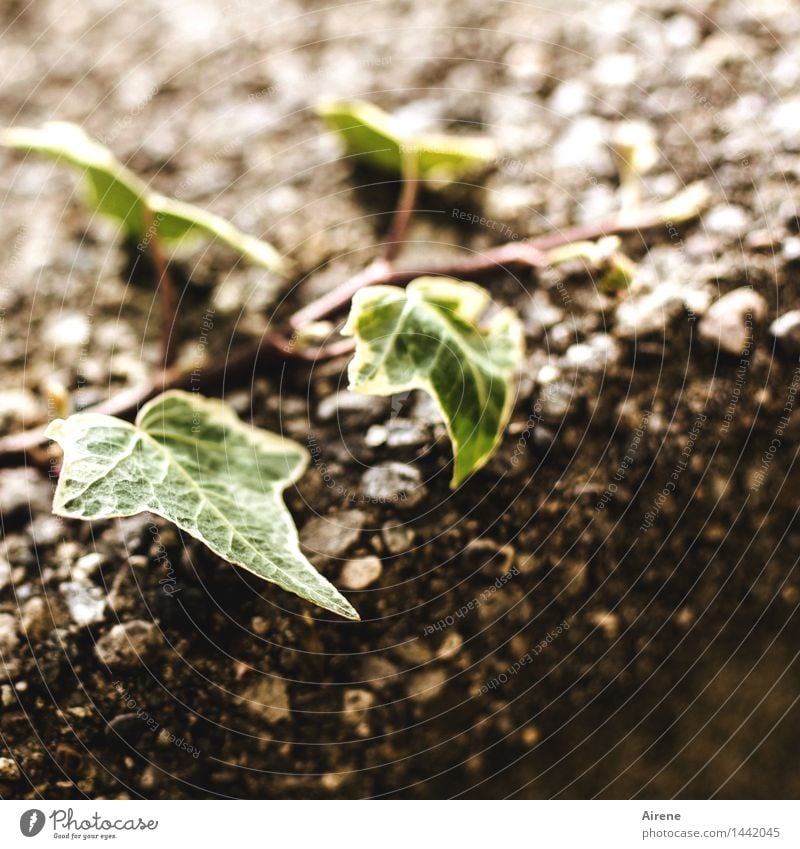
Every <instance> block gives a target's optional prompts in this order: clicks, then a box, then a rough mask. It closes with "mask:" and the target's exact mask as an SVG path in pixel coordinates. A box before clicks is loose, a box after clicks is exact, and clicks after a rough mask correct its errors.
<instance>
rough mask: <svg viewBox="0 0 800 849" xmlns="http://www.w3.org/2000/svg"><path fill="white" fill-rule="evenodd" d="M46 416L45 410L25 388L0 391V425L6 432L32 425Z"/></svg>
mask: <svg viewBox="0 0 800 849" xmlns="http://www.w3.org/2000/svg"><path fill="white" fill-rule="evenodd" d="M46 418H47V411H46V410H45V409H44V408H43V405H42V404H40V403H39V401H38V399H37V398H36V396H35V395H34V394H33V393H32V392H29V391H28V390H27V389H19V390H16V389H8V390H6V391H5V392H0V427H2V428H3V430H4V431H6V432H11V431H14V430H24V429H25V428H27V427H33V426H34V425H35V424H39V423H40V422H41V421H43V420H44V419H46Z"/></svg>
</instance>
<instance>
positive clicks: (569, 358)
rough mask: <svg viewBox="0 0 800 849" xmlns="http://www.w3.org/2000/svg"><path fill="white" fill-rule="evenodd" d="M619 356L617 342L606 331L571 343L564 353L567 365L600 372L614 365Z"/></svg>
mask: <svg viewBox="0 0 800 849" xmlns="http://www.w3.org/2000/svg"><path fill="white" fill-rule="evenodd" d="M619 357H620V349H619V344H618V343H617V341H616V339H614V338H613V337H611V336H609V335H608V334H606V333H598V334H595V335H594V336H590V337H589V338H588V339H587V340H586V341H585V342H580V343H578V344H577V345H571V346H570V347H569V348H567V351H566V353H565V354H564V360H565V361H566V362H567V363H568V364H569V365H571V366H575V367H577V368H580V369H583V370H584V371H590V372H597V373H600V374H602V373H603V372H605V371H607V370H608V369H609V368H610V366H612V365H614V364H615V363H616V362H617V360H619Z"/></svg>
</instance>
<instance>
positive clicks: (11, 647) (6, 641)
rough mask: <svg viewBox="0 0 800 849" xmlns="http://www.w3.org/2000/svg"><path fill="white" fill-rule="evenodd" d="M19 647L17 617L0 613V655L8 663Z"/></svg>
mask: <svg viewBox="0 0 800 849" xmlns="http://www.w3.org/2000/svg"><path fill="white" fill-rule="evenodd" d="M18 646H19V635H18V634H17V617H16V616H14V615H13V614H11V613H0V655H2V656H3V658H4V659H5V660H6V661H8V660H9V658H10V659H11V660H13V654H14V652H15V651H16V650H17V647H18Z"/></svg>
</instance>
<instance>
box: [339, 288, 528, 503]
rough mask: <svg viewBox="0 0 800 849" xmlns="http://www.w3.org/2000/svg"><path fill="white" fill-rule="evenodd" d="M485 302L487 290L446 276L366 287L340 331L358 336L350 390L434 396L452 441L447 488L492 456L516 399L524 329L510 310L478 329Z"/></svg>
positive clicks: (487, 301) (486, 303)
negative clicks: (404, 284) (416, 391)
mask: <svg viewBox="0 0 800 849" xmlns="http://www.w3.org/2000/svg"><path fill="white" fill-rule="evenodd" d="M490 303H491V298H490V296H489V293H488V292H487V291H486V290H485V289H482V288H481V287H480V286H476V285H475V284H474V283H465V282H463V281H461V280H453V279H450V278H442V277H419V278H417V279H416V280H414V281H413V282H412V283H410V284H409V285H408V286H407V287H406V288H405V289H401V288H398V287H396V286H369V287H367V288H365V289H362V290H361V291H360V292H358V293H357V294H356V295H355V297H354V298H353V304H352V308H351V311H350V316H349V318H348V320H347V324H346V326H345V328H344V330H343V332H344V333H345V335H351V336H355V338H356V353H355V356H354V357H353V360H352V361H351V363H350V366H349V371H348V376H349V378H350V389H352V390H353V391H355V392H361V393H363V394H365V395H392V394H394V393H397V392H406V391H408V390H409V389H424V390H425V391H426V392H428V393H430V395H432V396H433V398H434V400H435V401H436V403H437V405H438V407H439V409H440V410H441V412H442V415H443V417H444V420H445V423H446V425H447V430H448V433H449V434H450V440H451V442H452V444H453V456H454V470H453V480H452V483H451V485H452V486H453V488H455V487H457V486H458V485H459V484H460V483H461V482H462V481H463V480H464V479H465V478H467V477H468V476H469V475H470V474H472V472H474V471H475V470H476V469H479V468H481V466H483V465H484V464H485V463H486V462H487V461H488V460H489V458H490V457H491V456H492V454H493V453H494V451H495V449H496V448H497V445H498V443H499V442H500V439H501V437H502V434H503V430H504V429H505V426H506V424H507V423H508V419H509V416H510V415H511V409H512V406H513V402H514V394H515V393H514V389H515V386H514V377H515V374H516V372H517V370H518V369H519V366H520V363H521V361H522V354H523V342H522V325H521V323H520V321H519V319H518V317H517V315H516V313H515V312H514V311H513V310H511V309H503V310H500V311H499V312H497V313H496V314H495V315H494V316H492V317H491V318H490V319H489V320H488V322H486V324H485V325H482V324H480V320H481V318H482V316H483V314H484V313H485V312H486V310H487V308H488V307H489V305H490Z"/></svg>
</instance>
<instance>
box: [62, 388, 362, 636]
mask: <svg viewBox="0 0 800 849" xmlns="http://www.w3.org/2000/svg"><path fill="white" fill-rule="evenodd" d="M47 434H48V436H49V437H50V438H51V439H54V440H55V441H56V442H58V443H59V445H60V446H61V448H62V450H63V452H64V460H63V465H62V467H61V475H60V476H59V480H58V486H57V487H56V494H55V501H54V504H53V510H54V512H55V513H57V514H58V515H59V516H65V517H68V518H71V519H111V518H115V517H121V516H132V515H134V514H136V513H141V512H143V511H145V510H147V511H149V512H151V513H155V514H156V515H158V516H162V517H163V518H165V519H169V521H171V522H174V523H175V524H176V525H177V526H178V527H179V528H181V530H184V531H186V533H188V534H190V535H191V536H193V537H194V538H195V539H198V540H200V541H201V542H203V543H205V544H206V545H207V546H208V547H209V548H210V549H211V550H212V551H213V552H214V553H215V554H218V555H219V556H220V557H223V558H224V559H225V560H227V561H228V562H230V563H235V564H238V565H239V566H243V567H244V568H245V569H249V570H250V571H251V572H253V573H254V574H256V575H258V576H259V577H261V578H264V579H265V580H267V581H271V582H272V583H274V584H277V585H278V586H279V587H281V588H282V589H284V590H288V591H289V592H292V593H296V594H297V595H299V596H301V597H302V598H305V599H307V600H308V601H311V602H313V603H315V604H318V605H319V606H320V607H323V608H325V609H326V610H332V611H333V612H334V613H338V614H340V615H341V616H346V617H347V618H348V619H358V614H357V613H356V612H355V610H354V609H353V608H352V606H351V605H350V604H349V603H348V602H347V600H346V599H345V598H344V597H343V596H342V595H340V593H339V592H338V591H337V590H336V589H335V588H334V587H333V585H332V584H330V583H329V582H328V581H327V580H326V579H325V578H323V577H322V575H320V573H319V572H318V571H317V570H316V569H315V568H314V567H313V566H312V565H311V564H310V563H309V562H308V560H307V559H306V558H305V556H304V555H303V554H302V553H301V551H300V547H299V544H298V539H297V530H296V529H295V526H294V522H293V521H292V517H291V515H290V514H289V511H288V510H287V509H286V506H285V505H284V503H283V500H282V498H281V493H282V492H283V490H284V489H286V487H287V486H289V485H290V484H292V483H294V482H295V481H296V480H297V479H298V478H299V477H300V476H301V475H302V474H303V472H304V471H305V469H306V466H307V465H308V452H307V451H306V450H305V449H304V448H303V447H302V446H301V445H298V444H297V443H296V442H293V441H292V440H290V439H285V438H283V437H281V436H277V435H276V434H274V433H269V432H268V431H265V430H259V429H257V428H253V427H248V426H247V425H245V424H243V423H242V422H241V421H239V420H238V419H237V418H236V415H235V414H234V413H233V411H232V410H231V409H230V407H228V406H227V405H225V404H223V403H222V402H221V401H217V400H213V399H208V398H201V397H199V396H197V395H195V394H193V393H190V392H178V391H171V392H166V393H164V394H162V395H160V396H159V397H158V398H155V399H154V400H152V401H150V402H149V403H147V404H145V406H144V407H142V409H141V410H140V411H139V414H138V416H137V417H136V421H135V423H133V424H131V423H130V422H126V421H122V420H121V419H118V418H115V417H113V416H104V415H98V414H97V413H78V414H76V415H73V416H70V417H69V418H68V419H66V420H64V419H56V420H55V421H53V422H51V423H50V425H49V427H48V429H47Z"/></svg>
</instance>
